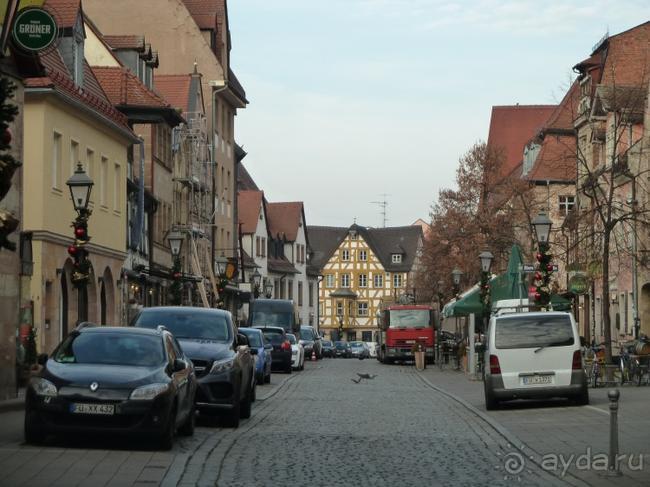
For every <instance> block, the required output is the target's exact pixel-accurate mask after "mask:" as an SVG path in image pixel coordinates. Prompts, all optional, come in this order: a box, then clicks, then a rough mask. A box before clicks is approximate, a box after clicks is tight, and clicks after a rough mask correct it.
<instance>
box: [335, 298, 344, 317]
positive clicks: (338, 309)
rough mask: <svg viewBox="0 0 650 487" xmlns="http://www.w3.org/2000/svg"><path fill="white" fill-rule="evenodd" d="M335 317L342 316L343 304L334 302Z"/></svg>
mask: <svg viewBox="0 0 650 487" xmlns="http://www.w3.org/2000/svg"><path fill="white" fill-rule="evenodd" d="M336 316H343V302H342V301H337V302H336Z"/></svg>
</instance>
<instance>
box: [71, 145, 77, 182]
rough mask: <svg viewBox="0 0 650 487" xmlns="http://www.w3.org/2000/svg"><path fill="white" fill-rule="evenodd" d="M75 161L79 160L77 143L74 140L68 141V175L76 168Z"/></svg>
mask: <svg viewBox="0 0 650 487" xmlns="http://www.w3.org/2000/svg"><path fill="white" fill-rule="evenodd" d="M77 162H79V144H78V143H77V142H75V141H74V140H71V141H70V176H72V175H73V174H74V172H75V170H76V169H77Z"/></svg>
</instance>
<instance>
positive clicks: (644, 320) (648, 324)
mask: <svg viewBox="0 0 650 487" xmlns="http://www.w3.org/2000/svg"><path fill="white" fill-rule="evenodd" d="M640 301H641V302H640V303H639V319H640V320H641V323H640V328H639V333H643V334H645V335H650V283H645V284H644V285H643V287H642V288H641V300H640Z"/></svg>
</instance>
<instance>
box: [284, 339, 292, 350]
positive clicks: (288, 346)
mask: <svg viewBox="0 0 650 487" xmlns="http://www.w3.org/2000/svg"><path fill="white" fill-rule="evenodd" d="M282 350H291V342H290V341H289V340H287V341H286V342H284V343H283V344H282Z"/></svg>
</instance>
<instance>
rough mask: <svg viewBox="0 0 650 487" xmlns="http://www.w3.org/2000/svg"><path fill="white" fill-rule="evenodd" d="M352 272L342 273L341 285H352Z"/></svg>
mask: <svg viewBox="0 0 650 487" xmlns="http://www.w3.org/2000/svg"><path fill="white" fill-rule="evenodd" d="M350 282H351V279H350V274H341V287H350Z"/></svg>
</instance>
